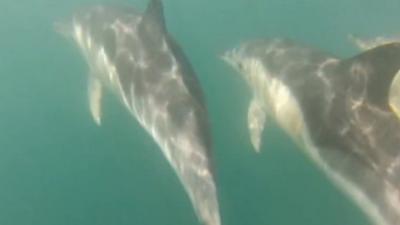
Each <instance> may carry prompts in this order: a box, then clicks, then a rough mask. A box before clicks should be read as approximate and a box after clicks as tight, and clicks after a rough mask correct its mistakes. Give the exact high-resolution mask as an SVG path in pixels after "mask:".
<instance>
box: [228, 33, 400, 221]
mask: <svg viewBox="0 0 400 225" xmlns="http://www.w3.org/2000/svg"><path fill="white" fill-rule="evenodd" d="M221 57H222V59H223V60H225V61H226V62H227V63H228V64H229V65H231V66H232V67H233V68H234V69H235V70H236V71H238V72H239V73H240V74H241V76H242V77H243V79H244V80H245V81H246V83H247V84H248V86H249V87H250V89H251V92H252V100H251V102H250V106H249V110H248V128H249V130H250V136H251V143H252V144H253V146H254V148H255V149H256V150H259V149H260V146H261V144H262V143H261V135H262V131H263V129H264V126H265V125H264V124H265V123H268V120H271V121H273V122H274V123H276V124H277V125H278V126H279V127H280V128H282V129H283V130H284V131H285V133H287V134H288V136H289V137H291V138H292V139H293V141H294V142H295V143H296V144H298V145H299V146H300V147H301V149H302V151H303V152H304V153H305V154H306V155H307V156H309V158H310V159H311V161H312V162H314V163H315V164H316V165H317V166H318V167H319V168H320V169H321V170H322V171H323V172H324V173H325V174H326V175H327V177H329V178H330V180H331V181H333V183H334V184H336V185H337V186H338V187H339V188H340V189H341V190H343V191H344V193H346V194H347V196H349V197H350V198H351V199H352V200H354V202H355V203H356V204H357V205H358V206H359V207H360V208H361V209H362V211H363V212H364V213H365V214H366V215H367V216H368V217H369V218H370V221H371V222H373V223H374V224H377V225H398V224H400V189H399V188H400V120H399V118H400V117H399V112H400V111H399V109H400V101H399V99H400V72H399V70H400V42H393V43H390V44H385V45H380V46H377V47H375V48H372V49H369V50H367V51H364V52H362V53H360V54H358V55H355V56H353V57H350V58H346V59H340V58H338V57H336V56H334V55H332V54H329V53H327V52H325V51H323V50H318V49H315V48H312V47H310V46H308V45H305V44H301V43H295V42H294V41H292V40H288V39H278V38H277V39H258V40H252V41H247V42H244V43H242V44H241V45H239V46H238V47H236V48H234V49H232V50H228V51H226V52H225V53H224V54H223V55H222V56H221Z"/></svg>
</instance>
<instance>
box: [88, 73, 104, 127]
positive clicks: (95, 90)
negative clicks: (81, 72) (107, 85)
mask: <svg viewBox="0 0 400 225" xmlns="http://www.w3.org/2000/svg"><path fill="white" fill-rule="evenodd" d="M88 95H89V106H90V113H91V114H92V117H93V119H94V121H95V123H96V124H97V125H99V126H100V124H101V96H102V87H101V83H100V81H99V80H98V79H96V78H94V77H93V76H91V75H89V85H88Z"/></svg>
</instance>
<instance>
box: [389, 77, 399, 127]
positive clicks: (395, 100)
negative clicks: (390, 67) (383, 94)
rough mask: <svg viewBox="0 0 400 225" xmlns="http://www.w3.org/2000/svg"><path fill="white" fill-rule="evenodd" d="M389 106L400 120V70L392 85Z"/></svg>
mask: <svg viewBox="0 0 400 225" xmlns="http://www.w3.org/2000/svg"><path fill="white" fill-rule="evenodd" d="M389 106H390V108H391V109H392V110H393V112H394V113H395V114H396V115H397V117H398V118H399V119H400V70H399V71H397V73H396V75H395V76H394V78H393V81H392V84H391V85H390V89H389Z"/></svg>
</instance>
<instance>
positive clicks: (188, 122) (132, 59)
mask: <svg viewBox="0 0 400 225" xmlns="http://www.w3.org/2000/svg"><path fill="white" fill-rule="evenodd" d="M56 25H57V27H58V30H60V31H61V32H62V33H64V34H65V35H67V36H69V37H71V38H72V39H73V40H74V41H76V43H77V45H78V46H79V48H80V50H81V52H82V54H83V56H84V58H85V59H86V61H87V63H88V65H89V69H90V73H89V88H88V91H89V92H88V95H89V102H90V104H89V105H90V111H91V113H92V116H93V118H94V120H95V122H96V123H97V124H99V125H100V123H101V96H102V92H103V89H104V87H106V88H108V89H110V90H111V91H112V92H113V93H114V94H115V95H116V96H118V98H119V99H120V100H121V102H122V104H123V105H124V106H125V108H126V109H127V110H128V111H129V112H130V113H131V114H132V115H133V116H134V117H135V118H136V119H137V120H138V121H139V123H140V125H141V126H142V127H143V128H144V129H145V130H146V131H147V132H148V133H149V134H150V135H151V136H152V137H153V138H154V140H155V141H156V142H157V144H158V145H159V146H160V148H161V150H162V152H163V153H164V155H165V157H166V159H167V160H168V162H169V163H170V164H171V165H172V167H173V169H174V170H175V172H176V173H177V175H178V177H179V179H180V181H181V182H182V184H183V186H184V188H185V190H186V192H187V193H188V195H189V198H190V200H191V201H192V204H193V207H194V209H195V212H196V214H197V215H198V217H199V218H200V220H201V221H202V222H203V223H205V224H207V225H219V224H220V216H219V207H218V200H217V191H216V185H215V182H214V173H213V169H212V165H211V164H212V163H211V148H212V146H211V145H212V143H211V135H210V127H209V122H208V115H207V109H206V105H205V102H204V98H203V94H202V91H201V89H200V86H199V82H198V80H197V78H196V76H195V72H194V71H193V69H192V66H191V64H190V62H189V61H188V59H187V58H186V56H185V54H184V53H183V51H182V49H181V48H180V47H179V46H178V44H177V43H176V42H175V41H174V40H173V38H172V37H171V36H170V35H169V34H168V31H167V29H166V25H165V22H164V16H163V6H162V2H161V1H160V0H152V1H151V2H150V3H149V5H148V7H147V9H146V11H145V13H137V12H136V11H135V9H133V8H129V7H128V8H127V7H121V8H117V7H108V6H95V7H91V8H87V9H85V10H82V11H80V12H78V13H76V14H75V15H74V16H73V17H72V21H70V22H67V23H65V22H64V23H57V24H56Z"/></svg>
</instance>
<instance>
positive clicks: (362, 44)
mask: <svg viewBox="0 0 400 225" xmlns="http://www.w3.org/2000/svg"><path fill="white" fill-rule="evenodd" d="M348 39H349V40H350V42H352V43H353V44H354V45H355V46H357V47H358V48H359V49H361V50H364V51H365V50H369V49H373V48H375V47H378V46H380V45H384V44H389V43H392V42H396V41H400V38H398V39H395V38H388V37H384V36H380V37H376V38H372V39H361V38H359V37H357V36H355V35H353V34H350V35H348Z"/></svg>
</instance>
